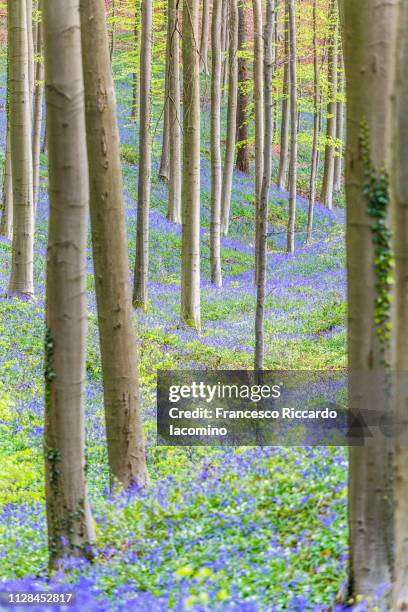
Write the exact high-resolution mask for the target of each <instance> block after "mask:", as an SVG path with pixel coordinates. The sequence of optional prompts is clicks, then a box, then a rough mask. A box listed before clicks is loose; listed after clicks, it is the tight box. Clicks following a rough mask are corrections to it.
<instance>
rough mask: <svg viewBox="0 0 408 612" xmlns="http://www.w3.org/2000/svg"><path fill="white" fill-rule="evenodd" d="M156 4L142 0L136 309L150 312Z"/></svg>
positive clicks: (134, 293) (134, 298)
mask: <svg viewBox="0 0 408 612" xmlns="http://www.w3.org/2000/svg"><path fill="white" fill-rule="evenodd" d="M152 13H153V11H152V0H142V41H141V48H140V128H139V183H138V192H137V235H136V261H135V279H134V289H133V305H134V306H135V308H143V309H146V308H147V305H148V278H149V210H150V188H151V135H150V106H151V102H150V84H151V66H152Z"/></svg>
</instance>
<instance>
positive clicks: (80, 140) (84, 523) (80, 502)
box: [13, 0, 95, 567]
mask: <svg viewBox="0 0 408 612" xmlns="http://www.w3.org/2000/svg"><path fill="white" fill-rule="evenodd" d="M14 2H15V0H13V3H14ZM43 23H44V41H45V44H44V53H45V82H46V101H47V124H48V136H49V140H48V143H49V198H50V219H49V234H48V258H47V290H46V327H47V329H46V337H45V425H44V455H45V483H46V506H47V523H48V543H49V551H50V565H51V567H53V566H55V564H56V562H57V560H58V559H60V558H61V557H64V556H71V555H73V554H78V555H86V556H88V555H89V554H90V551H89V548H88V547H89V544H90V543H92V542H93V541H94V540H95V532H94V525H93V520H92V516H91V510H90V505H89V501H88V494H87V487H86V477H85V415H84V406H85V378H86V327H87V324H86V319H87V307H86V236H87V217H88V164H87V155H86V143H85V121H84V120H85V113H84V98H83V76H82V60H81V38H80V36H81V35H80V26H79V0H53V1H52V2H44V4H43Z"/></svg>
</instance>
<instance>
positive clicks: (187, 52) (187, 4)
mask: <svg viewBox="0 0 408 612" xmlns="http://www.w3.org/2000/svg"><path fill="white" fill-rule="evenodd" d="M198 6H199V2H198V0H183V38H182V48H183V70H184V80H183V128H184V129H183V133H184V139H183V190H182V209H183V230H182V263H181V309H180V318H181V322H182V323H184V324H186V325H189V326H191V327H194V328H195V329H197V330H198V331H200V327H201V322H200V80H199V69H200V66H199V49H198V47H197V40H198Z"/></svg>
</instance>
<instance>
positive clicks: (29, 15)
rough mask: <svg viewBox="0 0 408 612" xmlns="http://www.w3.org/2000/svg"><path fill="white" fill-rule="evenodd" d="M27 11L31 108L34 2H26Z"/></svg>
mask: <svg viewBox="0 0 408 612" xmlns="http://www.w3.org/2000/svg"><path fill="white" fill-rule="evenodd" d="M26 11H27V54H28V92H29V98H30V108H31V105H32V103H33V95H34V79H35V62H34V40H33V0H26Z"/></svg>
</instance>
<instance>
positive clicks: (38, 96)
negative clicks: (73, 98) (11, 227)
mask: <svg viewBox="0 0 408 612" xmlns="http://www.w3.org/2000/svg"><path fill="white" fill-rule="evenodd" d="M42 30H43V27H42V23H41V22H39V23H38V24H37V45H36V46H37V56H38V61H37V63H36V75H35V89H34V127H33V197H34V216H35V211H36V208H37V203H38V190H39V186H40V155H41V127H42V116H43V97H44V96H43V94H44V86H43V80H44V64H43V60H42V50H43V32H42Z"/></svg>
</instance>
